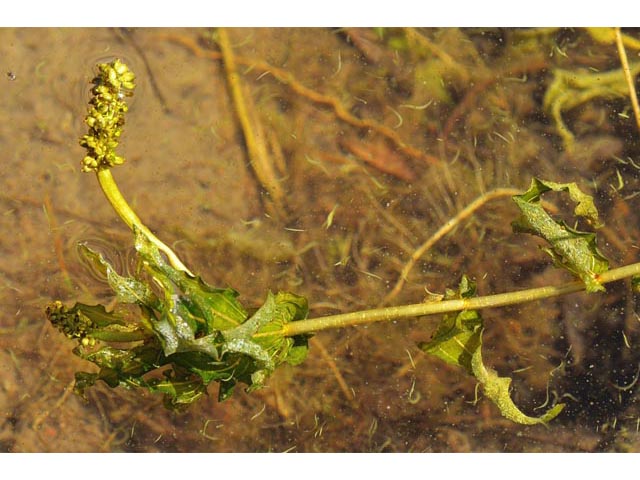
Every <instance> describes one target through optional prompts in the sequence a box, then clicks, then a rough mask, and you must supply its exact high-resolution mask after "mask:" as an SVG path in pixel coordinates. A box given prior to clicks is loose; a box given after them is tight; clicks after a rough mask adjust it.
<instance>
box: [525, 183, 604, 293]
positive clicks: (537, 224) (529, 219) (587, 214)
mask: <svg viewBox="0 0 640 480" xmlns="http://www.w3.org/2000/svg"><path fill="white" fill-rule="evenodd" d="M548 191H557V192H561V191H565V192H568V193H569V196H570V198H571V200H573V201H574V202H575V203H576V204H577V205H576V207H575V210H574V213H575V215H577V216H580V217H584V218H585V219H586V220H587V221H588V222H589V223H590V224H591V225H593V226H594V227H595V228H597V227H599V226H600V222H599V219H598V211H597V210H596V207H595V205H594V203H593V198H592V197H591V196H590V195H587V194H585V193H583V192H581V191H580V189H579V188H578V187H577V185H576V184H575V183H564V184H561V183H554V182H546V181H543V180H539V179H537V178H534V179H533V180H532V181H531V186H530V187H529V190H527V191H526V192H525V193H524V194H522V195H516V196H514V197H513V200H514V202H515V203H516V205H517V206H518V208H519V209H520V212H521V215H520V217H519V218H518V219H517V220H516V221H515V222H513V223H512V226H513V230H514V231H515V232H524V233H531V234H533V235H537V236H539V237H542V238H543V239H545V240H546V241H547V242H548V243H549V244H550V248H545V249H544V251H545V252H546V253H548V254H549V255H550V256H551V258H552V259H553V261H554V264H555V265H556V266H558V267H561V268H564V269H565V270H568V271H569V272H571V273H572V274H573V275H575V276H577V277H579V278H580V279H581V280H582V281H583V282H584V283H585V286H586V289H587V291H588V292H597V291H602V290H604V287H603V286H602V284H601V283H600V281H599V280H598V275H599V274H601V273H603V272H605V271H607V270H608V268H609V262H608V260H607V259H606V258H605V257H604V256H603V255H602V254H601V253H600V252H599V251H598V247H597V245H596V236H595V234H594V233H592V232H581V231H578V230H575V229H573V228H570V227H569V226H567V225H566V224H565V223H564V222H562V221H558V220H555V219H554V218H552V217H551V216H550V215H549V214H548V213H547V211H546V210H545V209H544V208H543V207H542V205H541V203H540V197H541V195H542V194H543V193H545V192H548Z"/></svg>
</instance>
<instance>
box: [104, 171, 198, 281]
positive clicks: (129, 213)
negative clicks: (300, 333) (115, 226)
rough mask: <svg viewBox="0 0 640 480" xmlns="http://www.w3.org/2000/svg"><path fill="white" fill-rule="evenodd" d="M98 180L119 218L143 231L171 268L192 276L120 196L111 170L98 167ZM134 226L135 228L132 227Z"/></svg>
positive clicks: (131, 227)
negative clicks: (164, 256)
mask: <svg viewBox="0 0 640 480" xmlns="http://www.w3.org/2000/svg"><path fill="white" fill-rule="evenodd" d="M97 176H98V182H99V183H100V187H101V188H102V191H103V192H104V194H105V196H106V197H107V200H109V203H110V204H111V206H112V207H113V209H114V210H115V211H116V212H117V213H118V215H120V218H121V219H122V220H123V221H124V223H126V224H127V226H128V227H129V228H130V229H131V230H134V229H137V230H139V231H141V232H142V233H144V235H145V236H146V237H147V239H148V240H149V241H150V242H151V243H152V244H153V245H155V246H156V247H157V248H158V250H160V251H161V252H164V253H165V255H166V256H167V258H168V260H169V263H171V265H172V266H173V268H175V269H177V270H182V271H183V272H186V273H188V274H189V275H191V276H194V275H193V274H192V273H191V272H190V271H189V269H188V268H187V267H186V266H185V265H184V264H183V263H182V261H181V260H180V258H178V256H177V255H176V254H175V252H174V251H173V250H171V248H169V247H168V246H167V245H165V244H164V243H163V242H162V241H161V240H160V239H159V238H158V237H156V236H155V235H154V234H153V233H152V232H151V230H149V229H148V228H147V227H146V225H145V224H144V223H142V221H141V220H140V218H138V215H136V212H134V211H133V209H132V208H131V207H130V206H129V204H128V203H127V201H126V200H125V198H124V197H123V196H122V193H121V192H120V189H119V188H118V185H117V184H116V181H115V180H114V179H113V175H111V170H109V169H106V168H105V169H100V170H98V172H97ZM134 227H135V228H134Z"/></svg>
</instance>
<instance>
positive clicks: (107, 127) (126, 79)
mask: <svg viewBox="0 0 640 480" xmlns="http://www.w3.org/2000/svg"><path fill="white" fill-rule="evenodd" d="M134 80H135V75H134V74H133V72H132V71H131V70H129V67H128V66H127V65H126V64H124V63H122V62H121V61H120V60H119V59H116V60H114V61H112V62H111V63H101V64H99V65H98V75H97V76H96V77H95V78H94V79H93V83H94V87H93V89H92V90H91V93H92V94H93V98H92V99H91V101H90V107H89V113H88V114H87V117H86V118H85V122H86V124H87V125H88V126H89V132H88V133H87V134H86V135H84V136H83V137H82V138H81V139H80V145H81V146H83V147H85V148H86V149H87V155H86V156H85V157H84V159H83V160H82V170H83V171H84V172H90V171H94V172H97V171H98V170H101V169H105V168H111V167H113V166H114V165H120V164H122V163H124V158H122V157H121V156H119V155H117V154H116V153H115V149H116V147H117V146H118V140H119V138H120V135H121V134H122V127H123V125H124V114H125V113H126V112H127V110H128V107H127V104H126V103H125V98H126V97H128V96H131V95H132V94H133V89H134V88H135V83H134Z"/></svg>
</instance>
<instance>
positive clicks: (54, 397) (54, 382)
mask: <svg viewBox="0 0 640 480" xmlns="http://www.w3.org/2000/svg"><path fill="white" fill-rule="evenodd" d="M630 34H631V35H633V32H631V33H630ZM229 35H230V38H231V40H232V47H233V49H234V51H235V52H236V54H237V56H238V58H237V63H238V70H239V73H240V74H241V80H242V82H243V85H244V93H245V95H249V96H250V97H251V99H252V101H253V104H254V107H255V111H256V112H257V118H259V121H260V123H261V125H262V126H263V133H262V135H263V137H262V140H263V141H264V143H265V144H266V145H267V146H268V153H269V158H271V159H272V160H273V165H274V166H275V167H274V168H275V171H276V173H277V176H278V178H280V182H281V184H282V186H283V191H284V197H283V201H282V205H280V206H278V205H275V206H274V204H273V203H272V202H270V200H269V198H268V195H266V194H265V192H264V190H263V188H261V186H260V183H259V178H257V176H256V175H255V174H254V171H253V170H252V168H251V165H250V163H249V161H248V158H247V153H246V149H245V143H244V138H243V135H242V131H241V130H240V128H239V124H238V121H237V117H236V115H235V111H234V108H233V104H232V100H231V96H230V94H229V89H228V86H227V82H226V78H225V75H224V72H223V68H222V64H221V61H220V55H219V50H218V48H217V45H216V43H215V41H214V40H215V32H214V31H209V30H196V29H184V30H178V29H170V30H169V29H137V30H126V31H125V30H118V29H1V30H0V65H1V71H0V74H1V77H0V82H2V88H1V89H0V109H2V111H1V112H0V113H1V115H2V118H3V119H4V121H3V122H2V127H0V146H1V149H0V150H1V151H2V162H1V163H0V172H1V174H2V181H1V185H2V187H1V193H0V206H1V208H2V211H1V215H0V224H1V228H2V230H1V231H2V236H1V237H0V298H1V301H2V307H3V308H2V313H1V316H0V362H1V363H0V365H2V368H1V369H0V412H1V413H2V416H1V417H0V450H2V451H11V452H33V451H43V452H54V451H55V452H59V451H72V452H77V451H92V452H93V451H122V450H124V451H284V450H293V451H600V450H627V451H628V450H631V451H638V450H640V447H639V445H640V436H639V434H638V422H640V420H639V419H640V416H639V415H640V412H639V411H638V395H637V394H636V387H635V384H634V383H633V379H634V375H635V373H636V371H637V368H638V362H639V360H640V355H639V354H638V345H639V344H640V343H639V342H640V322H638V320H637V318H638V315H637V313H636V310H637V308H636V303H635V298H634V297H633V296H632V295H630V294H629V293H628V290H627V289H626V287H625V286H624V285H622V284H621V285H617V286H614V287H611V288H609V292H608V294H607V295H602V296H601V297H598V298H592V297H587V296H585V295H573V296H571V297H567V298H565V299H555V300H550V301H547V302H544V303H540V304H531V305H523V306H522V307H519V308H508V309H502V310H495V311H490V312H486V313H485V318H486V320H487V324H488V327H487V333H486V334H485V343H486V345H487V347H486V348H487V351H486V354H485V357H486V360H487V362H488V363H490V364H491V365H493V366H494V367H495V368H497V369H498V370H499V371H500V372H501V373H504V374H505V375H510V376H513V377H514V393H513V397H514V399H515V400H516V402H518V404H519V405H521V406H522V408H523V409H524V410H526V411H527V412H530V413H533V414H535V413H536V412H539V411H540V410H536V407H538V406H540V405H542V404H544V403H545V400H546V396H547V392H549V395H550V397H551V399H552V400H553V397H554V396H557V397H560V396H564V400H565V401H568V402H569V407H568V408H567V411H566V412H565V413H563V415H561V417H560V418H558V419H556V420H554V421H553V422H552V423H551V425H550V426H549V428H544V427H522V426H519V425H515V424H512V423H510V422H508V421H506V420H504V419H503V418H502V417H501V416H500V414H499V412H498V411H497V410H496V409H495V408H494V407H493V405H491V404H490V403H489V402H488V401H487V400H486V399H482V398H481V399H480V400H479V401H478V402H477V403H475V402H474V397H475V394H474V392H475V382H474V380H473V379H472V378H468V377H467V376H465V374H464V373H463V372H461V371H459V369H456V368H454V367H450V366H447V365H444V364H443V363H441V362H440V361H438V360H437V359H435V358H434V359H432V358H427V357H425V356H423V355H422V354H421V353H420V352H419V350H418V349H417V348H416V347H415V345H416V342H418V341H420V340H425V339H428V338H429V337H430V334H431V332H432V330H433V328H434V326H435V324H436V323H435V322H436V320H435V319H422V320H411V321H402V322H397V323H394V324H376V325H371V326H369V327H366V328H364V327H359V328H351V329H344V330H339V331H333V332H324V333H321V334H318V335H317V336H316V337H314V339H313V340H312V342H311V351H310V356H309V358H308V360H307V361H306V362H305V363H304V364H303V365H301V366H299V367H296V368H283V369H282V370H280V371H278V372H276V374H275V375H274V377H273V378H272V379H271V380H270V381H269V385H268V387H267V388H265V389H263V390H261V391H258V392H254V393H252V394H245V393H243V392H242V391H241V389H238V391H237V393H236V394H235V395H234V397H232V398H231V399H230V400H228V401H226V402H224V403H222V404H219V403H218V402H217V401H216V392H215V391H213V390H215V389H214V388H213V387H212V391H211V395H210V396H209V397H208V398H206V399H204V400H202V401H201V402H199V403H198V404H197V405H195V406H194V407H193V408H192V409H190V410H189V411H188V412H187V413H184V414H176V413H171V412H168V411H166V410H165V409H164V408H163V406H162V401H161V398H160V397H157V396H153V395H149V394H146V393H144V392H137V391H123V390H120V389H116V390H111V389H109V388H108V387H106V386H104V385H99V386H96V387H95V388H93V389H92V390H91V391H90V394H89V398H88V402H83V401H82V400H81V399H80V398H78V397H77V396H75V395H74V394H73V393H72V392H71V387H72V382H73V373H74V372H75V371H77V370H83V369H90V368H91V367H90V366H89V365H86V364H84V362H81V361H80V360H78V359H77V358H75V357H74V356H73V355H72V354H71V349H72V348H73V346H74V345H73V342H71V341H69V340H67V339H65V338H64V337H63V336H62V335H60V334H59V333H58V332H56V331H55V330H54V329H53V328H52V327H51V326H50V325H48V324H47V323H46V321H45V318H44V314H43V309H44V307H45V306H46V304H47V303H48V302H49V301H51V300H52V299H58V298H59V299H62V300H64V301H68V302H73V301H76V300H80V301H83V302H86V303H91V302H98V301H101V302H103V303H107V302H109V300H110V297H109V291H108V288H107V286H106V285H105V284H103V283H101V282H100V281H99V280H98V279H96V278H94V277H93V276H91V274H90V273H88V272H87V271H85V269H84V268H83V266H82V264H81V262H80V261H79V259H78V258H77V255H76V249H75V245H76V243H77V242H78V241H80V240H90V241H92V242H94V243H98V244H101V245H103V246H104V249H105V250H107V251H111V252H114V253H112V254H111V255H112V257H118V255H121V256H122V257H123V258H126V255H127V252H130V250H131V243H132V238H131V235H130V234H129V232H128V231H127V229H126V227H125V226H124V225H123V224H122V223H121V222H120V221H119V219H118V218H117V216H116V215H115V213H114V212H113V211H112V209H111V207H110V206H109V205H108V203H107V202H106V201H105V200H104V198H103V196H102V193H101V192H100V190H99V188H98V186H97V184H96V181H95V178H94V176H93V175H89V174H81V173H80V160H81V159H82V157H83V150H82V148H81V147H80V146H79V145H78V138H79V137H80V136H81V135H82V134H83V133H84V132H85V129H86V127H85V126H84V123H83V118H84V115H85V112H86V108H87V107H86V104H87V101H88V98H89V96H88V88H89V81H90V80H91V78H92V77H93V75H94V70H93V69H94V66H95V64H96V63H97V62H100V61H105V60H110V59H112V58H114V57H120V58H123V59H124V60H125V61H127V62H128V63H129V65H130V67H131V68H132V69H133V70H134V71H135V72H136V74H137V78H138V80H137V82H138V88H137V90H136V93H135V96H134V99H133V102H132V104H131V111H130V113H129V114H128V116H127V126H126V129H125V134H124V136H123V140H122V144H121V147H120V150H119V151H120V152H121V154H123V155H124V156H125V158H126V159H127V163H126V164H125V165H124V166H121V167H118V168H116V169H115V170H114V176H115V177H116V179H117V181H118V183H119V185H120V188H121V189H122V191H123V192H124V194H125V196H126V197H127V198H128V199H129V200H130V202H131V204H132V205H133V206H134V208H135V209H136V210H137V212H138V213H139V215H140V217H141V218H142V219H143V220H144V221H145V223H146V224H147V225H148V226H149V227H150V228H151V229H152V230H153V231H154V232H156V233H157V234H158V236H159V237H161V238H162V239H163V240H164V241H165V242H166V243H168V244H170V245H173V246H175V249H176V250H177V252H178V253H179V254H180V255H181V257H182V258H183V259H184V260H185V261H186V262H187V263H188V264H189V266H190V267H191V268H192V270H194V271H197V272H200V273H201V274H202V276H203V277H204V278H206V280H207V281H208V282H210V283H212V284H215V285H219V286H233V287H234V288H236V289H237V290H238V291H240V293H241V295H242V297H241V298H242V301H243V302H244V303H245V304H247V305H259V304H261V302H262V301H263V299H264V296H265V294H266V292H267V291H268V290H269V289H271V290H278V289H282V290H289V291H294V292H297V293H300V294H303V295H306V296H307V297H308V298H309V299H310V304H311V309H312V315H313V316H319V315H324V314H329V313H332V312H346V311H353V310H358V309H365V308H372V307H375V306H377V305H380V304H381V303H382V302H383V299H384V298H385V296H386V295H388V294H389V292H390V291H391V290H392V288H393V286H394V285H395V283H396V281H397V279H398V277H399V274H400V271H401V270H402V268H403V266H404V265H405V264H406V262H407V261H408V259H409V258H410V256H411V254H412V253H413V252H414V251H415V250H416V249H417V248H418V246H419V245H420V244H422V243H423V242H424V241H425V240H426V239H427V238H429V236H431V235H432V234H433V233H434V232H435V231H436V230H437V228H439V227H440V226H441V225H442V224H444V223H445V222H446V221H447V220H448V219H449V218H451V217H453V216H454V215H455V214H456V213H457V212H458V211H460V210H461V209H462V208H463V207H464V206H465V205H467V204H468V203H470V202H471V201H472V200H473V199H474V198H476V197H478V196H479V195H480V194H481V193H483V192H485V191H488V190H490V189H492V188H495V187H516V188H526V186H527V185H528V183H529V181H530V177H531V176H532V175H537V176H540V177H544V178H548V179H550V180H556V181H563V182H564V181H576V182H579V183H580V185H581V187H583V188H584V189H585V190H588V191H590V192H591V193H592V194H595V195H596V200H597V202H598V206H599V208H600V209H601V213H602V215H603V217H604V219H605V221H606V223H607V227H606V228H605V229H604V230H603V232H602V234H601V243H600V245H601V248H602V249H603V251H605V253H606V254H607V255H608V256H609V258H610V259H611V261H612V264H615V265H622V264H624V263H631V262H633V261H636V258H637V245H638V243H637V238H638V234H639V232H638V229H637V227H636V225H637V224H638V221H637V216H636V213H635V212H636V211H637V208H635V207H636V205H637V202H638V201H640V200H638V198H640V197H637V196H636V195H635V194H636V193H637V192H638V175H637V173H638V167H637V165H638V164H640V161H638V153H639V150H638V146H639V143H638V141H637V138H638V132H637V128H636V127H635V125H634V122H633V118H632V116H633V114H632V113H631V110H630V107H629V102H628V100H627V99H626V98H624V97H619V98H617V99H613V100H612V99H608V98H597V97H596V98H593V99H587V100H585V102H583V103H580V104H579V105H577V106H576V107H575V108H571V109H568V110H569V111H567V112H566V113H564V116H565V119H566V121H567V123H568V126H569V128H570V130H572V131H573V133H574V134H575V137H576V144H577V149H576V153H574V154H573V155H567V154H563V153H562V150H563V145H562V141H561V139H560V137H559V136H558V134H557V131H556V129H555V126H554V124H553V121H552V120H551V118H550V115H549V114H548V112H547V113H545V111H544V108H543V105H542V101H543V96H544V93H545V90H546V88H548V86H549V85H550V83H551V81H552V72H553V69H554V68H562V69H567V70H571V69H578V68H589V67H591V68H592V69H593V68H597V69H600V70H603V71H604V70H609V69H617V68H619V60H618V55H617V51H616V49H615V46H614V45H606V44H600V43H597V42H595V41H594V40H593V39H592V38H591V37H590V36H589V35H588V34H587V33H586V32H585V31H584V30H563V31H549V32H538V33H536V34H533V33H531V34H526V33H524V32H522V31H515V30H495V31H484V32H483V31H479V30H478V31H475V30H465V31H460V30H457V29H444V30H423V31H414V30H408V31H404V32H402V31H389V30H386V31H383V32H376V31H374V30H329V29H232V30H230V31H229ZM633 58H635V55H634V56H633ZM269 65H271V66H272V67H273V68H271V69H270V68H269ZM331 212H334V215H333V216H332V219H333V221H332V222H331V225H330V226H329V224H328V222H327V218H328V216H329V215H330V213H331ZM515 215H516V211H515V208H514V207H513V205H512V204H511V202H510V200H509V199H508V198H503V199H500V200H496V201H492V202H490V203H488V204H487V205H486V206H485V207H483V208H482V209H481V210H480V211H479V212H478V214H477V215H476V216H474V217H473V218H472V219H470V220H468V221H465V222H463V223H462V224H461V225H460V226H459V227H458V228H457V229H456V230H455V231H454V232H453V233H451V234H450V235H448V236H447V237H445V238H444V239H442V240H441V241H440V242H439V243H438V244H437V245H436V246H435V247H434V248H433V249H432V250H431V251H429V252H428V254H426V255H425V256H424V257H423V258H421V259H420V261H418V262H417V264H416V266H415V268H414V269H413V270H412V272H411V275H410V276H409V281H408V282H407V284H406V285H405V286H404V287H403V289H402V290H401V291H400V293H399V294H398V295H396V296H394V298H393V299H392V300H391V302H392V303H393V304H401V303H416V302H420V301H422V300H424V299H425V297H426V296H427V292H426V291H425V289H427V290H429V291H433V292H442V291H444V289H445V288H446V287H453V286H455V285H456V283H457V281H458V278H459V277H460V275H461V274H462V273H468V274H470V275H472V276H474V277H475V278H476V279H478V283H479V290H480V293H482V294H487V293H497V292H502V291H508V290H513V289H515V288H525V287H528V286H539V285H546V284H554V283H560V282H562V281H566V280H567V278H568V277H567V275H566V274H564V273H562V272H557V271H556V270H554V269H552V268H551V267H550V266H549V261H548V259H547V258H546V257H545V255H544V254H543V253H541V252H539V250H538V249H537V247H536V245H538V243H537V242H536V241H534V240H533V239H530V238H526V237H520V236H515V235H513V234H512V233H511V228H510V221H511V220H512V219H513V218H515ZM118 252H119V253H118ZM120 261H121V262H126V259H125V260H120ZM623 333H624V335H622V334H623ZM569 347H571V350H570V351H569ZM514 372H515V373H514ZM550 372H553V375H552V377H551V383H549V379H550ZM616 385H617V386H618V387H620V386H623V387H625V386H627V385H632V386H630V387H629V388H626V387H625V388H624V389H620V388H616V387H615V386H616ZM547 387H549V388H548V389H547Z"/></svg>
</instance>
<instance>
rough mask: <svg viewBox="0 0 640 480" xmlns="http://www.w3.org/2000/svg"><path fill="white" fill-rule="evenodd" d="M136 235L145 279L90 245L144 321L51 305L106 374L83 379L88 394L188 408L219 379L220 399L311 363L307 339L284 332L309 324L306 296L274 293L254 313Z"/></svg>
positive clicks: (79, 383)
mask: <svg viewBox="0 0 640 480" xmlns="http://www.w3.org/2000/svg"><path fill="white" fill-rule="evenodd" d="M135 234H136V239H135V246H136V250H137V252H138V255H139V257H140V260H141V264H142V266H143V268H144V271H143V272H141V275H140V276H139V277H136V278H131V277H123V276H121V275H119V274H118V273H117V272H116V271H115V270H114V269H113V267H112V266H111V265H110V264H109V263H108V262H107V261H106V260H105V259H104V257H103V256H102V255H100V254H99V253H97V252H94V251H93V250H91V249H89V248H88V247H86V246H83V247H81V249H82V252H83V254H84V255H85V257H86V258H87V259H88V260H89V261H90V263H91V264H92V266H93V267H94V268H96V269H98V271H99V272H101V273H103V274H104V276H105V277H106V278H107V280H108V283H109V285H110V286H111V288H112V290H113V291H114V292H115V293H116V299H117V300H118V301H119V302H120V303H127V304H133V305H134V306H135V305H137V307H138V308H139V317H138V318H136V317H135V316H134V315H127V316H121V315H118V314H116V313H114V312H108V311H107V310H106V309H105V308H104V307H102V306H100V305H97V306H90V305H84V304H80V303H78V304H76V305H74V306H73V307H72V308H66V307H64V305H63V304H62V303H61V302H54V303H53V304H51V305H50V306H49V307H48V309H47V316H48V318H49V320H50V321H51V323H52V324H53V325H54V326H55V327H57V328H58V329H59V330H61V331H62V332H63V333H65V334H66V335H67V336H68V337H70V338H75V339H78V340H79V345H78V347H76V349H75V350H74V353H75V354H76V355H78V356H79V357H81V358H83V359H85V360H87V361H89V362H92V363H93V364H95V365H96V366H97V367H98V368H99V371H98V373H85V372H79V373H78V374H76V387H75V389H76V391H77V392H78V393H80V394H84V391H85V390H86V389H87V388H89V387H90V386H92V385H93V384H95V382H97V381H98V380H101V381H103V382H105V383H106V384H107V385H109V386H110V387H118V386H123V387H143V388H146V389H148V390H150V391H154V392H162V393H164V395H165V405H166V406H167V407H169V408H173V409H182V408H183V407H185V406H186V405H188V404H190V403H192V402H194V401H195V400H197V399H198V398H200V397H201V396H202V395H204V394H206V392H207V386H208V385H209V383H211V382H214V381H215V382H219V383H220V389H219V394H218V397H219V399H220V400H224V399H226V398H228V397H229V396H230V395H231V393H232V392H233V388H234V387H235V385H236V384H237V383H239V382H242V383H245V384H246V385H247V389H249V390H252V389H256V388H260V387H262V386H263V385H264V383H265V381H266V380H267V378H268V377H269V376H270V375H271V374H272V373H273V372H274V371H275V369H276V368H277V367H278V366H279V365H281V364H282V363H285V362H287V363H290V364H293V365H295V364H298V363H300V362H302V361H303V360H304V358H305V356H306V352H307V336H306V335H299V336H297V337H293V338H289V337H285V336H284V328H283V327H284V325H285V324H287V323H289V322H293V321H296V320H301V319H304V318H306V316H307V313H308V307H307V301H306V299H305V298H303V297H299V296H297V295H294V294H291V293H283V292H280V293H278V294H276V295H274V294H272V293H269V294H268V296H267V299H266V300H265V303H264V305H263V306H262V307H260V308H259V309H258V310H257V311H256V312H255V313H254V314H253V315H252V316H251V317H249V315H248V314H247V312H246V311H245V309H244V308H243V306H242V305H241V304H240V302H239V301H238V299H237V297H238V293H237V292H236V291H235V290H233V289H230V288H226V289H220V288H213V287H211V286H209V285H208V284H207V283H206V282H204V281H203V280H202V279H201V278H199V277H193V276H191V275H190V274H188V273H186V272H184V271H182V270H177V269H176V268H174V267H173V266H172V265H170V264H169V263H168V262H167V261H166V260H165V258H164V257H163V255H162V254H161V253H160V251H159V250H158V248H157V247H156V246H155V245H154V244H153V243H152V242H151V241H150V240H149V239H148V238H147V237H146V236H145V234H144V233H142V232H139V231H136V232H135ZM151 285H153V289H152V287H151ZM155 292H158V293H157V294H156V293H155ZM100 341H102V342H118V343H117V344H111V345H104V344H101V343H98V342H100ZM123 342H124V344H123ZM159 374H161V376H162V378H158V377H159Z"/></svg>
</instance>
